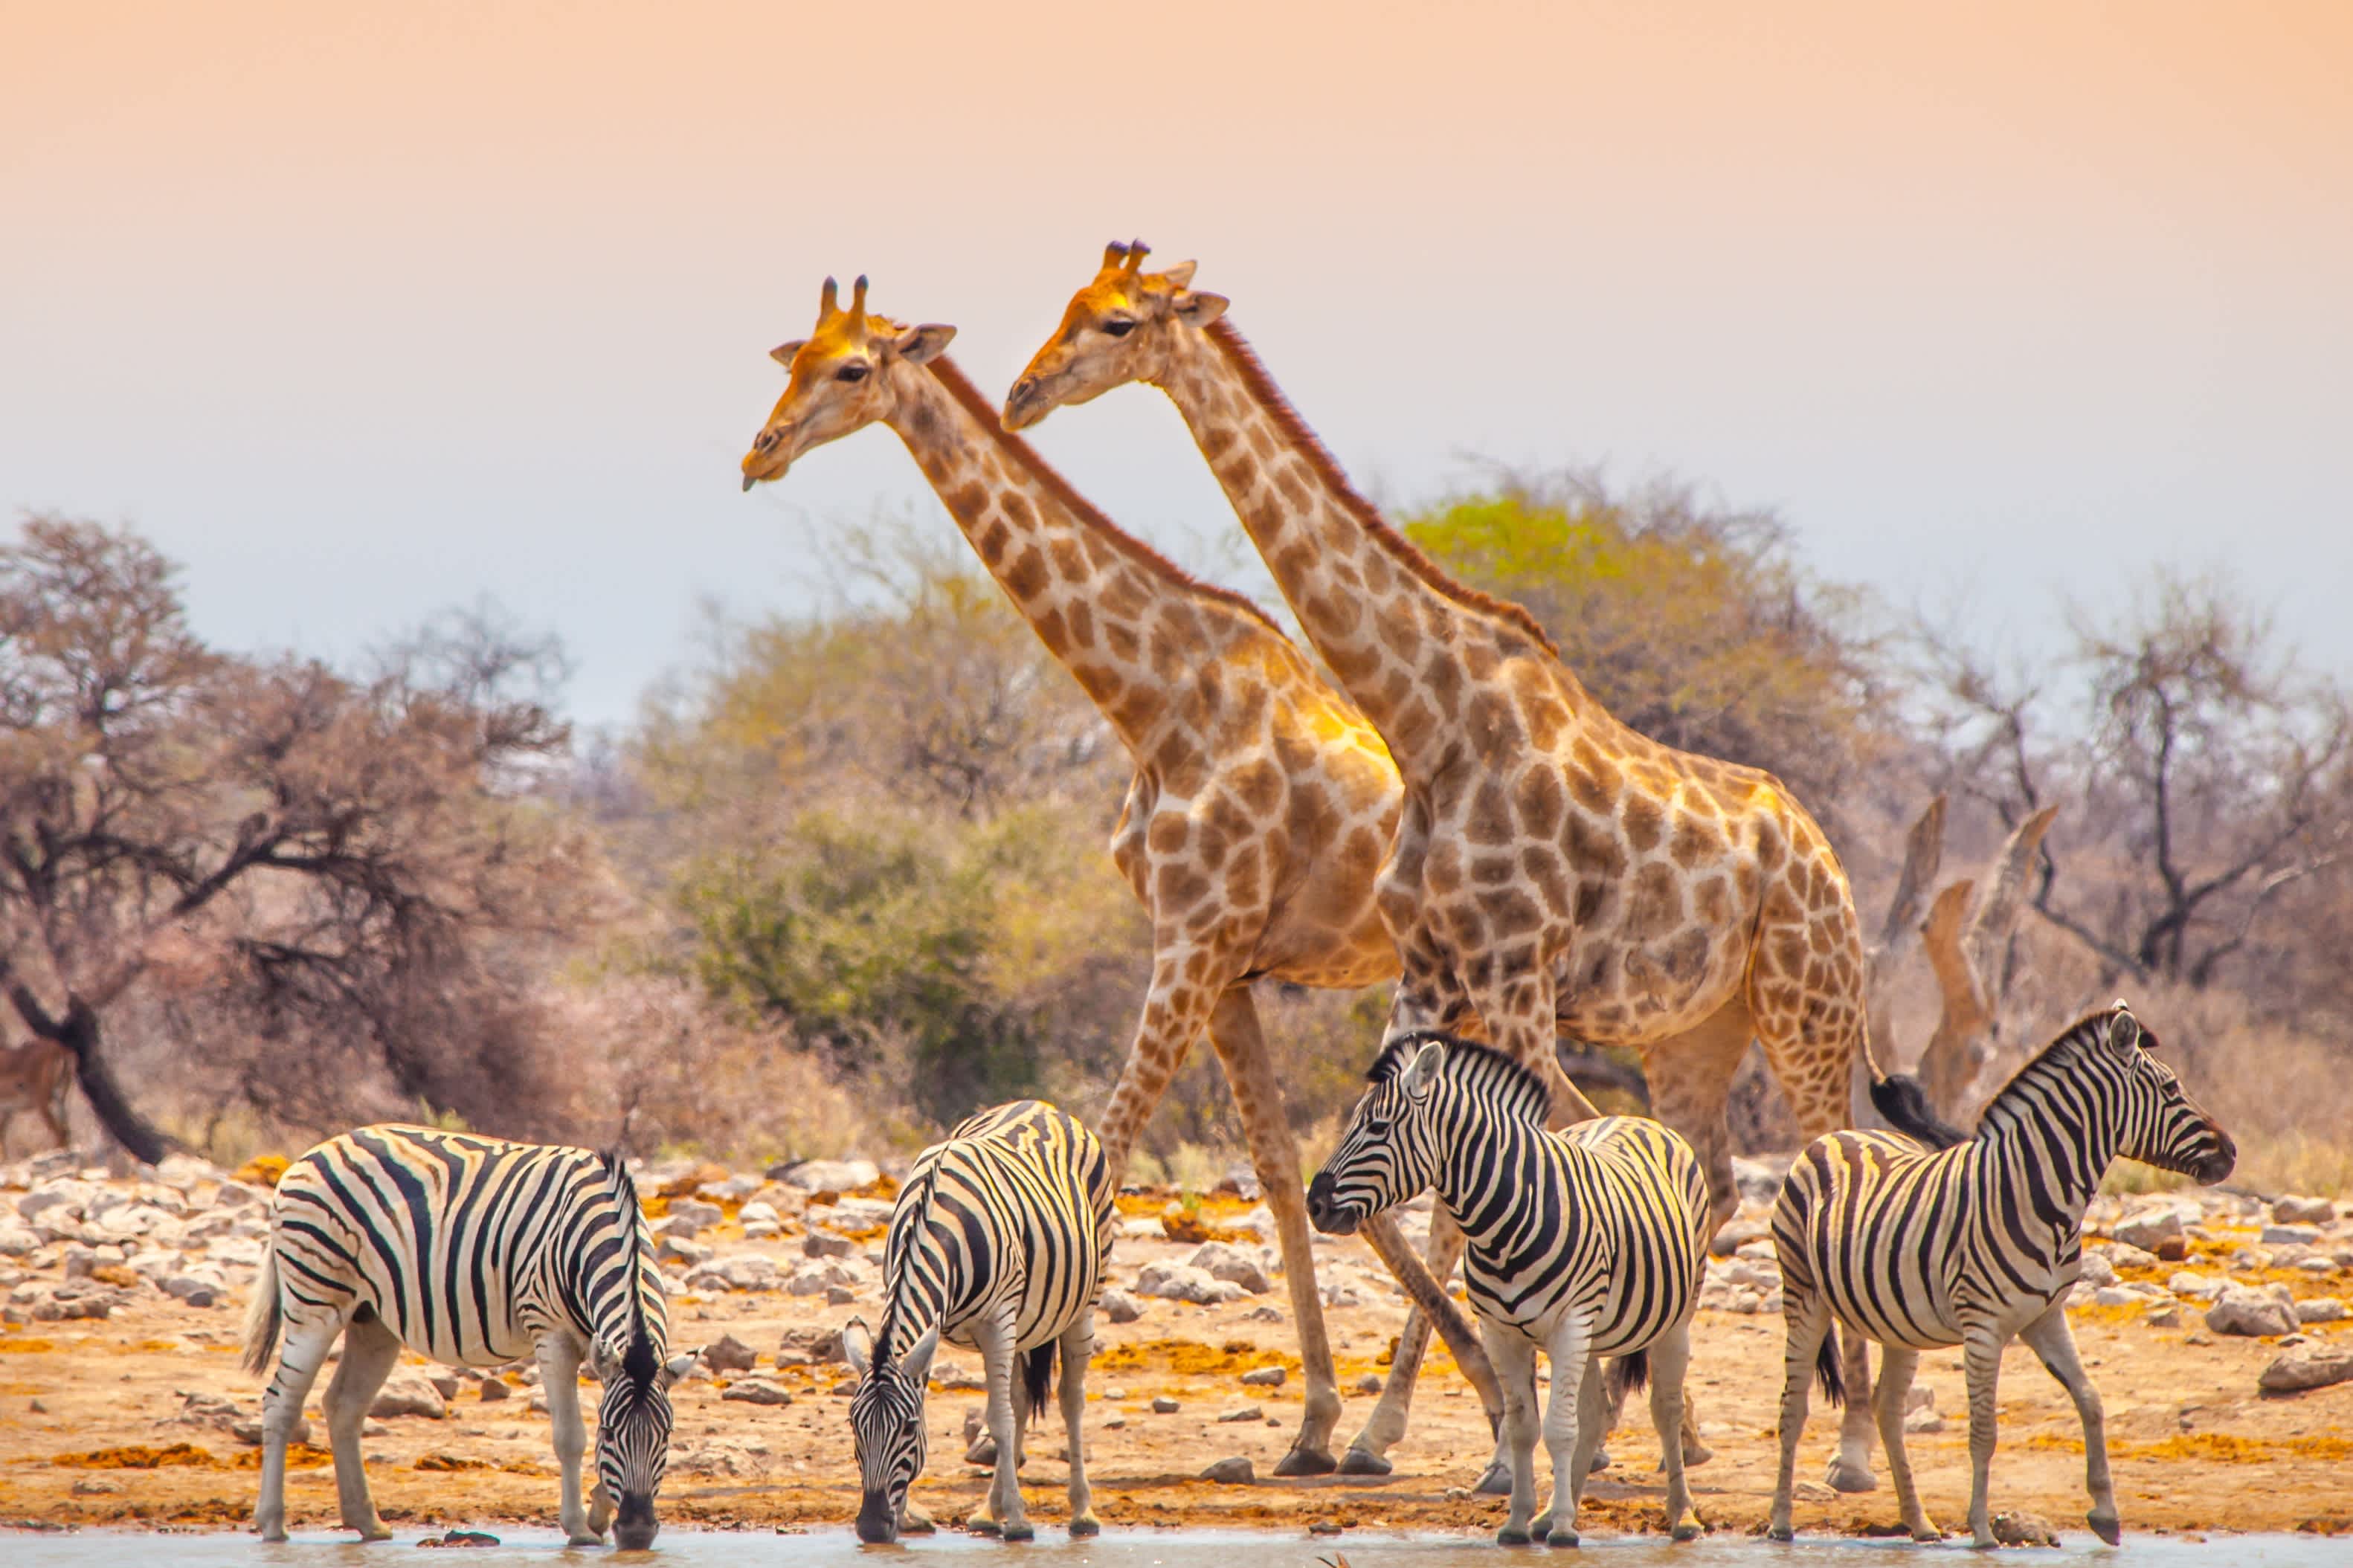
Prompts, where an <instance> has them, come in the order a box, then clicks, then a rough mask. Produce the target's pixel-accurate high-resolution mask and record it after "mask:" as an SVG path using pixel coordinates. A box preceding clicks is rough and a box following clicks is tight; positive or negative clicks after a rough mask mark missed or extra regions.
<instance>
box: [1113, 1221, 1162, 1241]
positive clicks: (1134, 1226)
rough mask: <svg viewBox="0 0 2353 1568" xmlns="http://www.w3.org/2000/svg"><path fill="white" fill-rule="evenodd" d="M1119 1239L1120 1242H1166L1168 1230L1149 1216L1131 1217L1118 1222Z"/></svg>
mask: <svg viewBox="0 0 2353 1568" xmlns="http://www.w3.org/2000/svg"><path fill="white" fill-rule="evenodd" d="M1119 1239H1120V1240H1122V1241H1166V1240H1167V1239H1168V1228H1167V1226H1164V1225H1162V1224H1161V1223H1160V1221H1159V1220H1158V1219H1157V1218H1155V1217H1154V1216H1153V1215H1144V1216H1143V1217H1141V1218H1136V1217H1133V1216H1131V1217H1128V1218H1124V1219H1122V1220H1121V1221H1120V1222H1119Z"/></svg>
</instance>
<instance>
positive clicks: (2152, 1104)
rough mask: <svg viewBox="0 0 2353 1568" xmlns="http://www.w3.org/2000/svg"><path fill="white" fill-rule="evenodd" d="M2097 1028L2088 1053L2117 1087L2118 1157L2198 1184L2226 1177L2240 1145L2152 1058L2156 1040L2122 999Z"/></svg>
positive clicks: (2235, 1162) (2236, 1157) (2235, 1159)
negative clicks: (2169, 1172)
mask: <svg viewBox="0 0 2353 1568" xmlns="http://www.w3.org/2000/svg"><path fill="white" fill-rule="evenodd" d="M2093 1027H2094V1032H2095V1034H2096V1037H2097V1042H2098V1043H2097V1045H2096V1046H2095V1047H2094V1049H2093V1050H2092V1051H2091V1052H2090V1053H2088V1054H2089V1055H2091V1056H2092V1057H2093V1058H2095V1059H2098V1058H2105V1062H2104V1065H2105V1067H2106V1068H2108V1069H2109V1070H2110V1073H2111V1075H2112V1077H2113V1079H2114V1081H2115V1084H2116V1095H2115V1107H2116V1133H2117V1141H2116V1152H2118V1153H2119V1154H2122V1155H2123V1156H2124V1157H2125V1158H2126V1159H2127V1160H2139V1161H2142V1162H2143V1163H2147V1164H2151V1165H2155V1166H2157V1167H2158V1169H2159V1170H2164V1171H2177V1172H2179V1173H2181V1174H2182V1175H2185V1176H2188V1177H2189V1178H2190V1179H2191V1180H2193V1181H2197V1182H2203V1183H2208V1184H2211V1183H2214V1182H2219V1181H2221V1180H2222V1179H2223V1178H2224V1177H2226V1176H2228V1175H2229V1174H2230V1173H2231V1172H2232V1167H2234V1166H2235V1165H2237V1163H2238V1161H2239V1149H2238V1145H2237V1144H2235V1143H2233V1142H2232V1141H2231V1135H2230V1134H2229V1133H2227V1132H2225V1131H2222V1129H2221V1126H2220V1125H2219V1124H2218V1123H2217V1122H2216V1121H2215V1120H2214V1119H2213V1118H2212V1117H2211V1116H2209V1115H2208V1114H2206V1112H2205V1111H2204V1110H2201V1109H2200V1107H2199V1105H2198V1103H2197V1101H2195V1100H2191V1099H2190V1098H2189V1096H2188V1095H2187V1094H2184V1093H2183V1092H2182V1091H2181V1081H2180V1080H2179V1079H2177V1078H2175V1077H2174V1076H2173V1069H2172V1068H2168V1067H2167V1066H2166V1065H2165V1064H2164V1063H2163V1062H2161V1061H2159V1060H2158V1059H2157V1058H2156V1056H2155V1055H2153V1054H2152V1053H2153V1052H2154V1051H2155V1050H2156V1048H2157V1044H2158V1041H2157V1037H2156V1036H2155V1035H2154V1034H2152V1033H2150V1032H2149V1031H2148V1030H2147V1029H2145V1028H2143V1027H2141V1025H2140V1020H2138V1019H2137V1018H2135V1017H2134V1016H2133V1015H2132V1009H2131V1008H2130V1007H2128V1006H2126V1005H2125V1003H2124V1002H2123V1001H2121V1000H2119V1001H2118V1002H2117V1003H2116V1005H2115V1006H2114V1007H2111V1008H2109V1009H2108V1012H2107V1016H2106V1017H2105V1020H2099V1019H2094V1023H2093Z"/></svg>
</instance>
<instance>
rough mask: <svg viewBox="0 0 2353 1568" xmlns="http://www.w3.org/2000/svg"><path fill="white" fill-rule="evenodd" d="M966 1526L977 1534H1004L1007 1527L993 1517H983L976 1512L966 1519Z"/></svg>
mask: <svg viewBox="0 0 2353 1568" xmlns="http://www.w3.org/2000/svg"><path fill="white" fill-rule="evenodd" d="M964 1527H965V1529H966V1530H968V1531H971V1532H972V1533H973V1534H975V1535H1002V1534H1004V1533H1005V1527H1004V1526H1003V1525H1001V1524H999V1523H997V1521H995V1520H993V1519H983V1518H982V1517H980V1516H979V1515H978V1514H975V1515H973V1516H972V1517H971V1518H970V1519H967V1520H965V1521H964Z"/></svg>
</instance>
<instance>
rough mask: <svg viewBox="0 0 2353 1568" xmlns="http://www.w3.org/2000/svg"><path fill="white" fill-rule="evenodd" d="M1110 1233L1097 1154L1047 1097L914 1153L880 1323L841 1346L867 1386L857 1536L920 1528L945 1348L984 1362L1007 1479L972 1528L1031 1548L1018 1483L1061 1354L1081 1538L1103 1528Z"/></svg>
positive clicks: (852, 1420) (848, 1336)
mask: <svg viewBox="0 0 2353 1568" xmlns="http://www.w3.org/2000/svg"><path fill="white" fill-rule="evenodd" d="M1111 1230H1112V1178H1111V1165H1110V1162H1109V1161H1108V1160H1106V1159H1105V1157H1104V1155H1103V1145H1102V1144H1101V1143H1099V1142H1096V1141H1095V1136H1094V1134H1093V1133H1092V1132H1090V1131H1087V1130H1086V1129H1085V1128H1084V1127H1082V1126H1081V1125H1080V1124H1079V1122H1078V1121H1076V1120H1075V1119H1074V1118H1072V1117H1071V1116H1070V1115H1068V1114H1067V1113H1065V1112H1063V1111H1061V1110H1057V1109H1056V1108H1055V1107H1053V1106H1051V1105H1048V1104H1046V1103H1045V1102H1044V1101H1043V1100H1016V1101H1014V1102H1013V1103H1012V1104H1009V1105H1000V1106H997V1107H996V1108H995V1109H994V1110H983V1111H979V1112H976V1114H974V1115H973V1116H971V1117H969V1118H967V1119H965V1121H963V1122H962V1123H960V1124H959V1125H958V1126H957V1127H956V1128H955V1131H952V1132H951V1133H949V1134H948V1136H947V1138H946V1140H945V1141H944V1142H939V1143H934V1144H933V1145H932V1146H931V1147H930V1148H928V1149H926V1150H924V1151H923V1153H922V1154H920V1155H918V1156H917V1157H916V1160H915V1165H914V1169H913V1172H912V1173H910V1175H909V1177H908V1180H907V1184H906V1185H905V1186H904V1187H902V1188H901V1189H900V1192H899V1197H898V1202H897V1204H896V1205H895V1206H894V1207H893V1209H892V1214H891V1228H890V1232H889V1237H888V1239H887V1240H886V1241H885V1242H884V1250H883V1283H882V1310H881V1316H880V1318H879V1319H878V1320H877V1321H876V1324H875V1327H874V1328H873V1330H872V1331H871V1333H870V1332H869V1331H868V1330H867V1327H866V1324H865V1322H864V1321H862V1320H860V1319H856V1318H853V1319H851V1320H850V1321H849V1325H848V1326H847V1327H846V1328H845V1329H844V1330H843V1331H842V1337H841V1342H842V1352H843V1353H844V1354H845V1355H846V1356H847V1357H848V1358H849V1364H850V1369H851V1370H852V1371H854V1372H856V1373H858V1375H859V1384H858V1391H857V1393H856V1394H853V1395H852V1396H851V1398H850V1402H849V1425H850V1431H851V1434H852V1436H853V1437H854V1438H855V1441H856V1446H857V1450H858V1473H859V1481H860V1492H861V1495H860V1502H859V1508H858V1539H859V1540H860V1541H863V1542H870V1543H878V1542H891V1541H896V1540H897V1539H898V1538H899V1532H900V1531H902V1529H912V1528H922V1527H924V1525H925V1523H926V1521H923V1519H922V1517H921V1515H919V1514H914V1513H911V1512H910V1510H908V1507H907V1489H908V1488H909V1487H910V1486H911V1485H913V1482H914V1479H915V1478H916V1477H917V1476H918V1475H920V1474H922V1473H923V1392H924V1389H925V1387H926V1385H927V1384H928V1382H929V1379H930V1375H931V1367H932V1355H933V1352H935V1351H937V1350H938V1349H939V1344H940V1341H941V1340H942V1339H943V1338H944V1339H946V1340H947V1341H949V1342H951V1343H954V1344H959V1345H963V1346H965V1348H966V1349H969V1350H977V1351H978V1352H980V1355H981V1360H982V1362H983V1363H985V1365H986V1369H987V1377H988V1432H989V1436H990V1437H991V1438H992V1439H993V1440H994V1442H995V1444H996V1447H997V1459H996V1463H997V1478H996V1480H995V1481H994V1483H993V1484H992V1485H991V1487H990V1489H989V1493H988V1497H987V1500H985V1501H984V1502H983V1503H982V1505H981V1508H980V1510H979V1511H978V1512H977V1513H976V1514H975V1515H973V1517H972V1518H971V1519H970V1520H968V1521H966V1523H967V1525H969V1526H970V1527H971V1528H974V1529H976V1530H980V1531H985V1532H987V1533H990V1534H1002V1535H1003V1536H1004V1538H1005V1539H1006V1540H1008V1541H1029V1540H1031V1539H1033V1538H1034V1537H1035V1536H1036V1534H1037V1531H1035V1530H1034V1529H1032V1528H1031V1526H1030V1525H1029V1521H1028V1519H1027V1518H1026V1517H1025V1515H1024V1513H1023V1511H1022V1506H1021V1488H1020V1484H1019V1481H1018V1476H1017V1473H1016V1472H1017V1471H1018V1468H1019V1466H1020V1462H1021V1455H1020V1442H1021V1429H1022V1427H1024V1426H1027V1425H1028V1423H1029V1421H1031V1420H1034V1419H1035V1418H1036V1416H1037V1414H1038V1412H1039V1409H1040V1408H1042V1407H1043V1405H1045V1403H1046V1396H1047V1394H1048V1393H1049V1392H1050V1387H1051V1383H1052V1373H1053V1357H1054V1354H1055V1352H1056V1351H1057V1350H1058V1349H1059V1351H1060V1353H1061V1358H1062V1424H1063V1426H1065V1427H1066V1428H1067V1429H1068V1431H1069V1434H1070V1441H1071V1493H1070V1495H1071V1534H1072V1535H1073V1536H1086V1535H1093V1534H1096V1533H1098V1532H1099V1531H1101V1530H1102V1528H1103V1525H1102V1522H1101V1521H1098V1520H1097V1519H1096V1518H1095V1514H1094V1508H1093V1501H1092V1500H1093V1493H1092V1491H1091V1490H1090V1489H1089V1488H1088V1486H1087V1472H1086V1460H1085V1457H1084V1453H1083V1450H1082V1445H1081V1432H1080V1425H1081V1422H1082V1419H1083V1417H1084V1415H1085V1414H1086V1372H1087V1361H1088V1358H1089V1357H1090V1356H1092V1354H1093V1352H1094V1306H1095V1298H1096V1296H1097V1295H1099V1294H1100V1293H1101V1291H1102V1289H1103V1267H1104V1264H1105V1263H1106V1261H1107V1260H1108V1259H1109V1258H1110V1256H1111ZM1017 1361H1018V1363H1020V1366H1019V1373H1020V1375H1019V1378H1018V1383H1017V1380H1016V1377H1015V1363H1016V1362H1017Z"/></svg>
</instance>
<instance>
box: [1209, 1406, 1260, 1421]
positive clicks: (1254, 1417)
mask: <svg viewBox="0 0 2353 1568" xmlns="http://www.w3.org/2000/svg"><path fill="white" fill-rule="evenodd" d="M1265 1419H1266V1412H1265V1411H1263V1410H1261V1409H1260V1408H1259V1407H1258V1406H1257V1405H1241V1406H1240V1407H1238V1408H1236V1409H1232V1410H1229V1411H1227V1412H1226V1413H1225V1414H1224V1415H1220V1416H1219V1417H1218V1420H1219V1423H1220V1424H1223V1423H1226V1422H1229V1421H1263V1420H1265Z"/></svg>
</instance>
